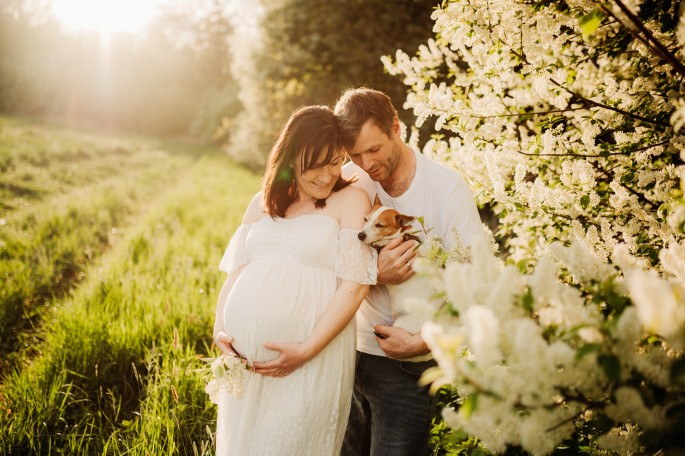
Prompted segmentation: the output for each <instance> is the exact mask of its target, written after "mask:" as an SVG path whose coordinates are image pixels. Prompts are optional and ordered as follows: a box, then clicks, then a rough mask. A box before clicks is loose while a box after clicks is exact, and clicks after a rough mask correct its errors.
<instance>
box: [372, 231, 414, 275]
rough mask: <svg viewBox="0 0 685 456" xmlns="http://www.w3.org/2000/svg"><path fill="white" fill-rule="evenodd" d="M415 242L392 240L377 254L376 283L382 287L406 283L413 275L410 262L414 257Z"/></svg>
mask: <svg viewBox="0 0 685 456" xmlns="http://www.w3.org/2000/svg"><path fill="white" fill-rule="evenodd" d="M417 244H418V243H417V242H416V241H412V240H410V241H405V242H402V239H393V240H392V241H390V242H389V243H388V244H387V245H386V246H385V247H383V248H382V249H381V251H380V252H378V278H377V283H378V284H383V285H397V284H398V283H402V282H405V281H407V280H408V279H409V278H410V277H411V276H413V275H414V270H413V269H412V268H411V261H412V260H413V259H414V257H415V256H416V249H415V247H416V245H417Z"/></svg>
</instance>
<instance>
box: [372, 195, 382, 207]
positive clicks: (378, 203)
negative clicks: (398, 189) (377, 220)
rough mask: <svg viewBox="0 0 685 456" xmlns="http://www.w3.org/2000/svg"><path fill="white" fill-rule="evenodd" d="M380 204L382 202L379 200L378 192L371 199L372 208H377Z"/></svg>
mask: <svg viewBox="0 0 685 456" xmlns="http://www.w3.org/2000/svg"><path fill="white" fill-rule="evenodd" d="M382 205H383V203H381V200H380V198H379V197H378V193H376V198H374V200H373V208H374V209H377V208H379V207H381V206H382Z"/></svg>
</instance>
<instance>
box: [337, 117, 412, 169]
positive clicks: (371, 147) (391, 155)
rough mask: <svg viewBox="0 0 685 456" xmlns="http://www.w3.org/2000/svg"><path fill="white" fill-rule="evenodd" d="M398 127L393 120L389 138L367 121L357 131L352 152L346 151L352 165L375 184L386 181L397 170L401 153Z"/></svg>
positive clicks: (397, 122) (370, 121)
mask: <svg viewBox="0 0 685 456" xmlns="http://www.w3.org/2000/svg"><path fill="white" fill-rule="evenodd" d="M399 127H400V126H399V121H397V119H395V122H394V123H393V128H392V133H393V135H392V138H390V137H388V135H386V134H385V133H383V131H382V130H381V129H380V128H379V127H378V125H376V124H375V123H374V122H373V120H370V119H369V120H367V121H366V123H365V124H364V125H363V126H362V128H361V130H360V131H359V135H358V136H357V140H356V141H355V142H354V146H352V150H350V151H348V153H349V156H350V159H351V160H352V161H353V162H354V164H355V165H357V166H359V167H360V168H361V169H363V170H364V171H365V172H366V173H367V174H368V175H369V177H371V179H373V180H375V181H377V182H383V181H385V180H386V179H388V178H389V177H390V176H391V175H392V174H393V172H395V169H396V168H397V164H398V163H399V160H400V153H401V151H402V145H401V142H400V141H399Z"/></svg>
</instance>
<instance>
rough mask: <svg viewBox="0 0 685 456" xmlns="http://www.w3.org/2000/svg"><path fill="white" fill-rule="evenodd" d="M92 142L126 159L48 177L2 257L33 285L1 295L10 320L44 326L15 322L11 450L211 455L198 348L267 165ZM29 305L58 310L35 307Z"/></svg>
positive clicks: (5, 413) (7, 383) (17, 279)
mask: <svg viewBox="0 0 685 456" xmlns="http://www.w3.org/2000/svg"><path fill="white" fill-rule="evenodd" d="M13 128H17V129H21V125H16V124H14V125H13ZM31 128H32V129H35V128H36V127H31ZM3 131H4V130H3ZM34 135H36V133H34ZM80 140H82V138H79V137H75V138H74V137H70V138H69V139H68V140H65V141H66V142H67V143H68V142H69V141H75V142H77V143H78V141H80ZM88 141H90V146H89V147H90V149H89V150H91V149H93V150H99V152H92V154H91V155H90V156H89V158H88V159H87V160H86V161H85V162H82V163H81V166H83V167H90V166H93V167H94V168H95V169H104V167H105V166H109V167H112V166H113V167H116V168H118V172H116V173H111V172H108V173H106V174H107V175H108V177H107V178H106V179H104V181H103V182H98V181H97V179H90V178H86V177H83V178H79V180H78V181H76V180H75V181H74V182H75V183H73V184H70V185H71V186H69V185H67V187H68V189H67V191H66V192H65V193H60V192H58V191H56V189H58V188H62V184H55V183H51V184H46V185H45V186H44V187H43V188H44V189H47V190H44V191H43V193H39V192H36V195H38V194H40V195H42V196H41V197H40V198H39V197H36V198H35V200H33V201H32V203H31V204H30V205H29V206H28V207H25V208H21V207H15V208H13V209H12V210H11V211H10V212H11V213H10V214H9V215H7V216H6V218H5V220H6V222H5V225H4V226H0V230H2V231H0V232H2V233H3V236H5V237H4V238H2V239H3V240H5V239H6V240H5V245H4V246H3V250H2V255H3V256H2V257H0V259H1V260H2V263H1V264H2V266H0V267H2V268H5V269H1V270H2V271H3V274H9V273H13V274H14V275H13V276H12V282H11V283H13V284H15V285H13V288H11V289H12V290H15V291H14V293H15V294H20V295H21V296H22V298H21V300H20V302H21V306H20V307H22V308H21V309H19V311H17V309H16V306H15V307H12V306H8V305H7V304H6V303H7V302H14V301H10V300H8V299H6V300H5V301H3V302H2V303H0V309H2V308H4V309H5V310H4V312H5V314H9V317H6V318H5V320H3V321H9V320H12V318H14V319H15V320H16V319H17V318H18V317H17V312H21V314H22V317H20V318H18V319H19V320H20V321H21V320H22V319H23V320H24V321H30V322H31V323H32V325H34V326H35V327H34V328H33V329H27V328H26V327H21V325H20V330H19V331H14V332H15V333H16V334H17V337H16V340H17V341H22V342H24V344H26V345H27V346H24V345H22V344H17V346H16V347H15V349H14V350H13V351H12V352H11V354H12V355H13V356H14V358H15V362H14V363H13V365H12V369H11V370H10V372H9V373H8V374H7V375H6V376H5V378H4V379H3V380H2V382H3V385H2V387H0V454H127V455H129V454H132V455H136V454H140V455H145V454H155V455H157V454H211V452H212V451H213V443H212V442H211V433H210V432H208V429H210V430H211V429H212V428H213V420H214V416H215V409H214V407H212V406H211V404H210V403H209V401H208V399H207V397H206V395H205V393H204V390H203V388H204V381H203V379H201V378H200V377H199V375H198V374H197V373H196V372H195V370H196V369H197V368H198V367H200V364H201V362H200V361H199V360H198V359H197V355H198V354H205V353H207V351H208V344H209V343H210V342H211V326H212V323H213V318H214V305H215V299H216V294H217V291H218V290H217V288H218V287H219V286H220V281H221V280H222V273H220V272H219V271H218V270H217V268H216V266H217V264H218V261H219V259H220V256H221V254H222V253H223V248H224V247H225V244H226V242H227V241H228V239H229V237H230V235H231V233H232V231H233V230H234V229H235V227H236V226H237V224H238V223H239V222H240V218H241V216H242V212H243V211H244V209H245V207H246V206H247V204H248V203H249V200H250V197H251V196H252V195H253V194H254V192H255V191H256V190H257V189H258V186H259V181H258V177H257V176H255V175H254V174H252V173H250V172H248V171H246V170H244V169H242V168H240V167H238V166H236V165H235V164H234V163H232V162H231V161H230V160H229V159H228V158H227V157H226V155H225V154H223V153H221V152H219V151H211V150H205V151H202V150H200V151H198V150H197V148H191V149H189V150H188V149H187V148H184V147H182V146H178V145H173V147H167V146H169V145H168V144H167V145H159V144H157V145H156V146H155V147H152V146H150V147H147V148H146V147H142V146H140V145H138V147H139V148H138V149H136V150H137V152H136V153H135V155H137V160H136V161H135V165H134V162H131V163H129V165H130V166H127V165H126V164H124V163H119V162H117V161H116V160H114V161H111V160H112V157H111V156H110V153H108V152H107V150H108V149H107V147H108V146H102V148H101V149H98V148H97V146H98V140H97V138H93V137H90V136H89V137H88ZM109 141H111V139H110V138H106V139H105V140H104V144H108V142H109ZM120 143H121V144H120V146H119V147H121V148H122V149H123V150H129V149H133V148H135V147H136V144H138V143H137V142H134V143H133V144H132V145H129V144H128V143H126V141H124V140H120ZM70 144H71V143H70ZM70 147H71V146H70ZM84 147H85V146H84ZM55 150H57V151H59V150H62V149H60V147H59V146H55ZM146 151H149V153H150V154H152V155H154V154H158V155H159V154H163V155H164V160H159V159H153V158H150V159H149V160H147V159H145V157H144V156H145V154H146V153H148V152H146ZM98 154H99V155H98ZM121 155H122V156H126V155H127V154H123V153H122V154H121ZM129 155H130V154H129ZM152 155H151V156H152ZM99 156H102V160H104V161H105V162H108V164H107V165H104V164H103V163H102V162H101V161H100V160H101V159H100V158H99ZM151 156H150V157H151ZM1 159H2V158H0V160H1ZM57 160H58V159H54V160H53V158H49V159H47V161H42V162H40V163H55V162H56V161H57ZM15 163H16V160H15ZM31 166H38V167H40V166H39V165H31ZM16 168H19V166H16V167H15V169H16ZM80 172H81V173H82V174H83V176H86V175H88V174H89V173H88V172H87V171H85V170H81V171H80ZM96 173H97V172H96ZM35 174H36V175H37V174H39V172H38V171H36V172H35ZM65 185H66V184H65ZM54 200H59V201H62V202H63V203H64V204H59V205H58V204H52V203H49V202H48V201H54ZM9 206H11V205H9V204H8V205H7V207H9ZM31 214H33V215H31ZM26 220H35V221H34V222H32V223H24V222H22V221H26ZM112 228H116V234H115V235H112ZM22 230H24V231H25V232H29V233H30V234H29V235H25V236H23V237H22V236H20V235H19V234H17V233H20V232H21V231H22ZM7 233H11V235H7ZM46 245H49V246H50V248H47V247H45V246H46ZM84 251H88V252H90V253H89V254H85V253H83V252H84ZM54 252H59V254H54ZM69 255H71V256H69ZM65 258H68V261H65V260H64V259H65ZM10 263H11V266H12V267H9V266H10ZM64 264H69V265H71V267H73V271H76V272H69V273H65V272H64V271H63V270H62V269H61V268H62V266H63V265H64ZM37 265H40V267H37ZM22 268H23V269H22ZM13 271H17V272H16V273H15V272H13ZM22 271H23V272H22ZM75 274H76V275H75ZM67 276H69V277H67ZM65 277H67V278H65ZM4 298H5V294H4V293H3V299H4ZM27 302H28V303H29V304H27ZM27 307H28V308H32V307H33V308H43V309H51V310H50V312H46V311H42V312H39V313H40V317H39V318H37V319H32V318H30V316H28V317H27V316H26V313H27V311H26V308H27ZM7 309H9V310H7ZM11 328H16V325H15V326H11ZM2 330H3V331H5V333H9V334H12V331H11V330H10V331H9V332H8V329H7V327H5V328H3V329H2ZM23 334H29V335H30V336H29V337H22V335H23Z"/></svg>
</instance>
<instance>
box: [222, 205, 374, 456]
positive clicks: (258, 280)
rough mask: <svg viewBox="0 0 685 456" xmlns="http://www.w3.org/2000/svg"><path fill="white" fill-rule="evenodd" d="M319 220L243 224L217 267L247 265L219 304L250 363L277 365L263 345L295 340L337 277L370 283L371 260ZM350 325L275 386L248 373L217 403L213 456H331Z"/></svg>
mask: <svg viewBox="0 0 685 456" xmlns="http://www.w3.org/2000/svg"><path fill="white" fill-rule="evenodd" d="M357 233H358V231H357V230H349V229H341V228H340V226H339V225H338V223H337V222H336V221H335V220H334V219H332V218H330V217H328V216H325V215H317V214H310V215H304V216H300V217H297V218H293V219H283V218H276V219H273V218H271V217H268V216H267V217H264V218H262V219H261V220H259V221H258V222H256V223H253V224H251V225H241V226H240V227H239V228H238V230H237V231H236V233H235V234H234V236H233V238H232V239H231V242H230V243H229V246H228V248H227V249H226V253H225V254H224V257H223V259H222V260H221V264H220V266H219V267H220V269H221V270H223V271H225V272H228V273H230V272H232V271H234V270H235V269H236V268H237V267H239V266H241V265H245V267H244V268H243V270H242V271H241V272H240V274H239V276H238V280H237V281H236V282H235V284H234V286H233V288H232V290H231V292H230V294H229V296H228V297H227V300H226V305H225V313H224V325H225V329H226V332H227V333H228V334H230V335H231V336H233V337H234V339H235V342H234V343H233V346H234V347H235V349H236V350H237V351H238V352H239V353H240V354H241V355H243V356H245V357H246V358H247V359H248V360H249V361H250V362H253V361H266V360H269V359H273V358H275V357H276V356H277V355H278V354H277V352H274V351H271V350H267V349H265V348H264V347H263V346H262V344H263V343H264V342H267V341H271V342H303V341H304V340H305V339H306V338H307V337H308V336H309V334H310V333H311V332H312V329H313V328H314V326H315V325H316V323H317V321H318V320H319V318H320V317H321V315H322V314H323V312H324V311H325V310H326V306H327V305H328V302H329V301H330V299H331V297H332V296H333V294H334V293H335V290H336V288H337V285H338V284H339V279H344V280H350V281H354V282H358V283H364V284H374V283H375V280H376V275H377V269H376V260H377V257H376V253H375V251H373V249H370V248H369V247H368V246H366V245H364V244H362V243H361V242H360V241H359V240H358V239H357ZM355 332H356V331H355V323H354V318H353V319H352V322H350V324H349V325H348V326H347V327H346V328H345V329H344V330H343V331H342V332H341V333H340V334H339V335H338V336H337V337H336V338H335V339H334V340H333V341H332V342H331V343H330V344H329V345H328V346H327V347H326V348H324V349H323V350H322V351H321V352H320V353H319V354H318V355H317V356H316V357H315V358H313V359H312V360H310V361H309V362H307V363H306V364H305V365H304V366H302V367H301V368H299V369H298V370H296V371H295V372H293V373H292V374H290V375H288V376H286V377H283V378H273V377H266V376H263V375H259V374H247V382H246V384H245V388H244V395H243V396H242V397H241V398H240V399H236V398H235V397H233V396H228V395H223V396H222V397H221V398H220V399H219V418H218V420H217V433H216V437H217V455H231V456H243V455H245V456H247V455H249V456H260V455H269V456H277V455H284V456H285V455H297V456H301V455H316V456H325V455H338V454H339V453H340V447H341V445H342V439H343V436H344V433H345V427H346V425H347V418H348V414H349V410H350V399H351V395H352V386H353V378H354V359H355V341H356V334H355Z"/></svg>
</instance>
